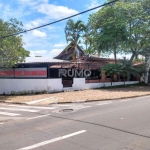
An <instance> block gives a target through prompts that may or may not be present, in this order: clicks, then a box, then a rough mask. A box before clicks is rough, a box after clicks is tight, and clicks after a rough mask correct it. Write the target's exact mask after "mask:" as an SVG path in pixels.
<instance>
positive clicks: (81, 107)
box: [78, 106, 91, 109]
mask: <svg viewBox="0 0 150 150" xmlns="http://www.w3.org/2000/svg"><path fill="white" fill-rule="evenodd" d="M89 107H91V106H79V107H78V109H84V108H89Z"/></svg>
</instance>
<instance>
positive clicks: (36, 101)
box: [26, 97, 54, 104]
mask: <svg viewBox="0 0 150 150" xmlns="http://www.w3.org/2000/svg"><path fill="white" fill-rule="evenodd" d="M53 98H54V97H49V98H43V99H39V100H35V101H31V102H26V104H35V103H39V102H42V101H45V100H48V99H53Z"/></svg>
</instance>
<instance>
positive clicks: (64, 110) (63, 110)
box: [59, 109, 73, 113]
mask: <svg viewBox="0 0 150 150" xmlns="http://www.w3.org/2000/svg"><path fill="white" fill-rule="evenodd" d="M72 111H73V109H62V110H60V111H59V112H64V113H68V112H72Z"/></svg>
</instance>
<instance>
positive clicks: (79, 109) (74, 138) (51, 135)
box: [0, 96, 150, 150]
mask: <svg viewBox="0 0 150 150" xmlns="http://www.w3.org/2000/svg"><path fill="white" fill-rule="evenodd" d="M31 149H35V150H150V97H148V96H147V97H142V98H134V99H126V100H112V101H103V102H92V103H79V104H64V105H57V104H55V105H49V106H45V107H42V106H41V107H39V106H20V105H10V104H9V105H6V104H0V150H31Z"/></svg>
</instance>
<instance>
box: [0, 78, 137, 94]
mask: <svg viewBox="0 0 150 150" xmlns="http://www.w3.org/2000/svg"><path fill="white" fill-rule="evenodd" d="M138 82H139V81H129V82H125V84H126V85H127V84H136V83H138ZM123 84H124V82H113V83H112V85H113V86H116V85H123ZM108 86H111V83H110V82H107V83H85V78H74V80H73V85H72V88H71V89H73V90H83V89H92V88H100V87H108ZM63 90H64V89H63V85H62V79H0V94H3V93H5V94H11V92H12V91H14V92H23V91H26V92H28V91H29V92H31V91H34V92H36V91H37V92H39V91H40V92H41V91H47V92H58V91H63Z"/></svg>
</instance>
